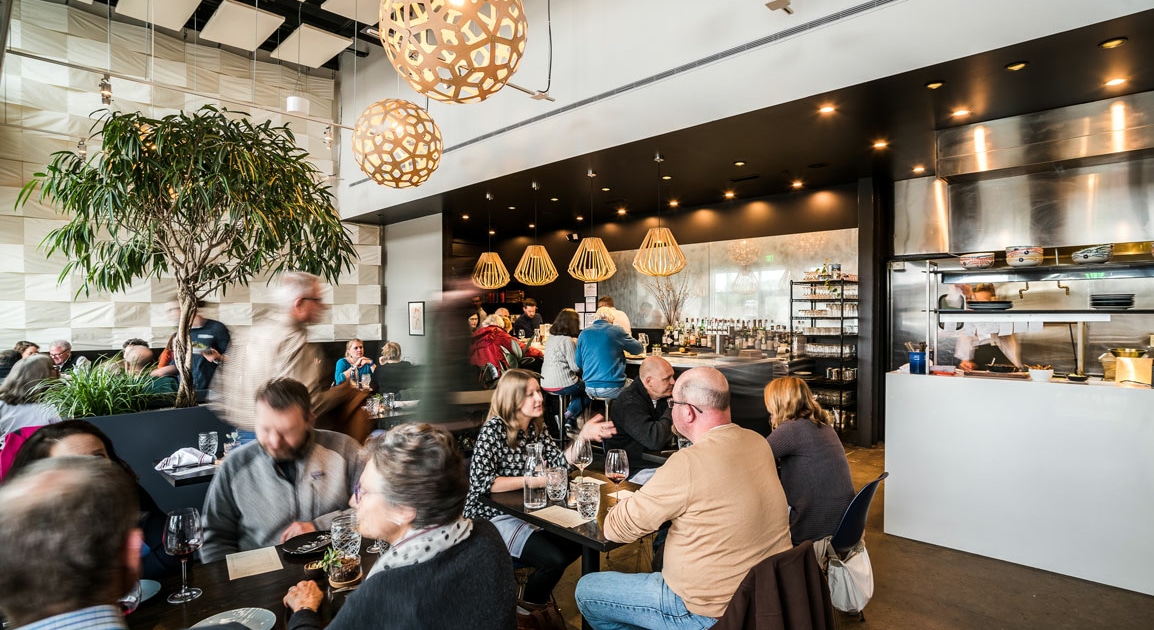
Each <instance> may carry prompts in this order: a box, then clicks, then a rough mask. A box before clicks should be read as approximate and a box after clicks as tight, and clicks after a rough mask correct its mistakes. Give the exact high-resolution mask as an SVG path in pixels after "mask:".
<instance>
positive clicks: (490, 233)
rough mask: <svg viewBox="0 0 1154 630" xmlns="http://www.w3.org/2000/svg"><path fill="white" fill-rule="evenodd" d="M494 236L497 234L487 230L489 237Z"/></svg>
mask: <svg viewBox="0 0 1154 630" xmlns="http://www.w3.org/2000/svg"><path fill="white" fill-rule="evenodd" d="M496 234H497V232H496V231H495V230H489V236H494V235H496Z"/></svg>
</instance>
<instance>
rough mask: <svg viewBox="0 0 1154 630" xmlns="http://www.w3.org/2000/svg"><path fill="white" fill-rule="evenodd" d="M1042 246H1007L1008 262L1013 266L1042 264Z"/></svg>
mask: <svg viewBox="0 0 1154 630" xmlns="http://www.w3.org/2000/svg"><path fill="white" fill-rule="evenodd" d="M1042 258H1043V254H1042V248H1041V247H1034V246H1032V245H1023V246H1018V247H1007V248H1006V264H1008V265H1009V266H1011V267H1036V266H1038V265H1040V264H1042Z"/></svg>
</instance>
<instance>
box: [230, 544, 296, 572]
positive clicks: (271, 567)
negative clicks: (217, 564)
mask: <svg viewBox="0 0 1154 630" xmlns="http://www.w3.org/2000/svg"><path fill="white" fill-rule="evenodd" d="M224 561H225V563H226V564H227V565H228V579H230V580H238V579H240V578H243V577H249V576H253V575H260V574H261V573H270V572H272V571H280V570H281V569H283V568H284V565H283V564H281V562H280V554H278V553H277V552H276V547H265V548H263V549H253V550H252V551H241V552H239V553H230V554H228V555H227V556H225V557H224Z"/></svg>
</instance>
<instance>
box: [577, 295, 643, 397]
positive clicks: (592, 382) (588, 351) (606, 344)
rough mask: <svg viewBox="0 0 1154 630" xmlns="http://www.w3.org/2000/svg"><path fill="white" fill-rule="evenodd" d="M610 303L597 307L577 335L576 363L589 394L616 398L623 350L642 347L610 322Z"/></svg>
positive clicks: (622, 369) (622, 378)
mask: <svg viewBox="0 0 1154 630" xmlns="http://www.w3.org/2000/svg"><path fill="white" fill-rule="evenodd" d="M613 310H614V309H613V307H611V306H602V307H601V308H599V309H597V312H596V314H595V315H594V317H596V319H595V320H594V321H593V324H592V325H590V326H589V327H588V328H586V329H585V330H582V331H581V334H580V335H578V336H577V367H579V368H581V375H582V377H584V379H585V392H586V393H587V394H589V396H590V397H592V398H617V396H618V395H619V394H620V393H621V389H622V388H623V387H625V354H624V353H626V352H629V353H631V354H640V353H642V352H644V351H645V347H644V346H642V345H641V342H640V341H637V340H636V339H634V338H633V337H630V336H629V335H628V334H626V332H625V331H624V330H622V328H621V327H620V326H616V325H614V323H613V321H614V320H613V318H614V314H613Z"/></svg>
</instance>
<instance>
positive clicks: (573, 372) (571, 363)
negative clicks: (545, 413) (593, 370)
mask: <svg viewBox="0 0 1154 630" xmlns="http://www.w3.org/2000/svg"><path fill="white" fill-rule="evenodd" d="M580 333H581V320H580V319H579V316H578V315H577V311H575V310H573V309H571V308H563V309H561V312H560V313H557V319H555V320H553V325H552V326H551V327H550V328H549V338H548V339H546V340H545V360H544V361H543V362H542V365H541V389H543V390H545V391H547V392H549V393H550V394H559V395H562V396H571V398H570V401H569V407H568V408H567V409H566V410H565V411H564V413H563V415H564V417H565V424H566V425H569V424H570V421H571V420H573V419H574V418H576V417H577V415H578V414H580V413H581V412H582V411H583V410H584V409H585V407H586V406H587V405H588V404H589V397H588V396H586V395H585V382H584V381H582V380H581V368H579V367H577V335H579V334H580Z"/></svg>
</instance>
